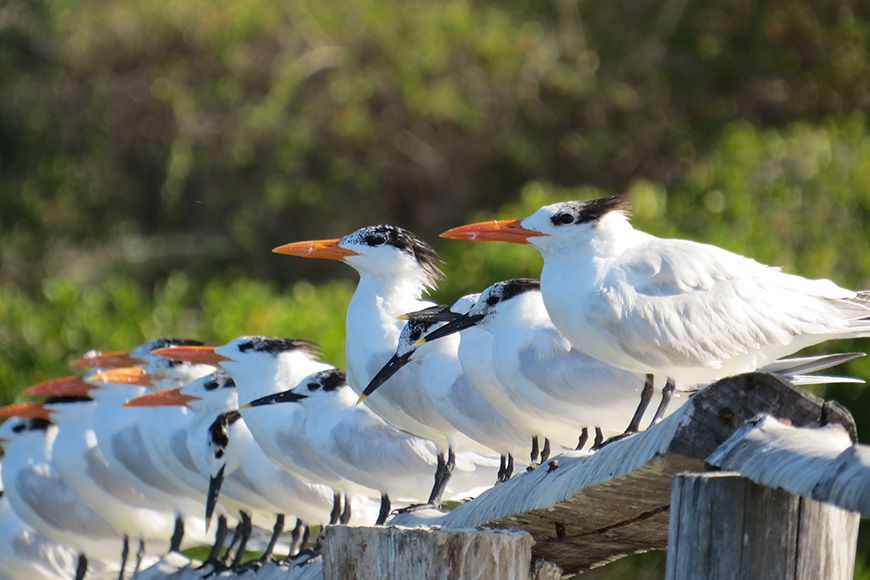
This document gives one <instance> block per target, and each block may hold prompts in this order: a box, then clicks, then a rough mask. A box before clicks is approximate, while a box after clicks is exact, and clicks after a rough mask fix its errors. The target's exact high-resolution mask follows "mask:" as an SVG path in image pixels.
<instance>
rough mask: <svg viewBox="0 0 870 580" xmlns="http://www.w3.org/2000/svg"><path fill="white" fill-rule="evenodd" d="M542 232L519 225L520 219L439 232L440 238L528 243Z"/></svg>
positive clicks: (495, 221) (482, 223)
mask: <svg viewBox="0 0 870 580" xmlns="http://www.w3.org/2000/svg"><path fill="white" fill-rule="evenodd" d="M546 235H547V234H545V233H544V232H538V231H535V230H528V229H526V228H524V227H523V226H522V225H520V220H494V221H490V222H478V223H476V224H468V225H467V226H459V227H458V228H453V229H452V230H447V231H446V232H443V233H442V234H441V237H442V238H451V239H454V240H471V241H472V242H511V243H512V244H528V243H529V238H534V237H537V236H546Z"/></svg>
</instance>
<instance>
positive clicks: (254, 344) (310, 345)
mask: <svg viewBox="0 0 870 580" xmlns="http://www.w3.org/2000/svg"><path fill="white" fill-rule="evenodd" d="M238 346H239V352H248V351H254V352H268V353H269V354H272V355H277V354H280V353H282V352H287V351H291V350H299V351H302V352H303V353H305V354H307V355H308V356H310V357H311V358H320V347H319V346H318V345H317V343H316V342H312V341H310V340H304V339H301V338H275V337H274V336H250V337H248V338H247V339H245V340H243V341H242V342H240V343H239V345H238Z"/></svg>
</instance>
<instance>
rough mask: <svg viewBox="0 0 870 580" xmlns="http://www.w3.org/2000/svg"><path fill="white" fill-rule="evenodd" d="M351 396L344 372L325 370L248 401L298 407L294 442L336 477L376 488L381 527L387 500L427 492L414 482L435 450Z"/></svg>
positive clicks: (406, 498) (433, 461) (416, 498)
mask: <svg viewBox="0 0 870 580" xmlns="http://www.w3.org/2000/svg"><path fill="white" fill-rule="evenodd" d="M356 400H357V396H356V394H355V393H354V392H353V391H352V390H351V389H350V387H348V386H347V380H346V377H345V373H344V372H343V371H341V370H338V369H329V370H325V371H320V372H318V373H315V374H312V375H311V376H308V377H305V378H304V379H302V381H301V382H300V383H299V384H298V385H296V386H295V387H294V388H293V389H291V390H288V391H285V392H283V393H278V394H274V395H269V396H267V397H264V398H262V399H258V400H255V401H252V402H251V403H249V404H248V405H249V406H250V407H253V408H256V407H260V406H271V405H275V404H276V403H293V405H292V406H298V407H301V409H302V410H303V413H304V414H305V421H304V433H299V440H298V444H299V445H304V446H310V447H311V448H312V449H313V450H314V451H315V452H316V453H317V454H318V455H319V456H320V457H321V458H322V459H323V461H325V462H326V463H327V464H328V465H329V466H330V467H331V468H333V469H334V470H335V472H336V473H338V474H339V475H340V476H341V477H343V478H346V479H347V480H349V481H353V482H355V483H357V484H359V485H362V486H364V487H368V488H370V489H375V490H377V491H379V492H380V494H381V510H380V513H379V515H378V519H377V522H376V525H381V524H383V523H384V521H385V520H386V517H387V515H388V514H389V513H390V502H391V500H399V501H404V502H417V501H419V500H420V499H422V498H421V495H426V494H427V493H428V490H427V489H425V488H424V489H421V485H420V482H421V480H425V478H426V477H427V475H429V474H430V473H431V472H432V469H433V467H434V466H435V464H436V463H437V461H438V458H437V449H436V448H435V445H434V444H433V443H432V442H431V441H427V440H425V439H420V438H419V437H414V436H412V435H409V434H407V433H404V432H402V431H399V430H398V429H396V428H395V427H393V426H391V425H389V424H388V423H387V422H385V421H384V420H383V419H381V418H380V417H379V416H377V415H376V414H375V413H374V412H373V411H371V410H370V409H369V408H367V407H366V406H365V405H357V404H356ZM281 406H284V405H279V407H281ZM421 492H422V493H421Z"/></svg>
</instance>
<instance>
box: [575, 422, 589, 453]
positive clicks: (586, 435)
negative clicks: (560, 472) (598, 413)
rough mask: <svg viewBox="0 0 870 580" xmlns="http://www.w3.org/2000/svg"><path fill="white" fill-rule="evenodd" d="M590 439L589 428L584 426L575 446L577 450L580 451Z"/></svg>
mask: <svg viewBox="0 0 870 580" xmlns="http://www.w3.org/2000/svg"><path fill="white" fill-rule="evenodd" d="M587 441H589V429H587V428H586V427H583V430H582V431H580V437H579V438H578V439H577V447H575V448H574V450H575V451H580V450H581V449H583V448H584V447H586V442H587Z"/></svg>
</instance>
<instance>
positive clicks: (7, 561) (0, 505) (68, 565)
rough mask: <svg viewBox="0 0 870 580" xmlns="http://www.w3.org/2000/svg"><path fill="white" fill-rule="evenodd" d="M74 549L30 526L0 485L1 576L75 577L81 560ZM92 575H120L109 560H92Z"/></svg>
mask: <svg viewBox="0 0 870 580" xmlns="http://www.w3.org/2000/svg"><path fill="white" fill-rule="evenodd" d="M78 556H79V555H78V554H77V553H76V551H75V550H74V549H72V548H71V547H69V546H66V545H64V544H60V543H58V542H55V541H53V540H51V539H50V538H48V537H47V536H45V535H44V534H42V533H40V532H39V531H37V530H36V529H34V528H33V527H31V526H29V525H27V523H25V522H24V520H22V519H21V518H20V517H18V514H16V513H15V510H13V509H12V506H10V505H9V500H8V499H7V498H6V497H4V493H3V490H2V486H0V566H2V572H0V577H2V578H4V579H6V580H55V579H56V578H73V577H75V575H76V567H77V566H78V563H79V561H78V560H79V558H78ZM88 573H89V577H90V578H104V577H108V576H109V575H110V574H111V575H114V576H117V574H118V572H117V569H115V570H111V566H107V564H106V563H105V562H101V561H100V560H97V559H91V560H89V561H88Z"/></svg>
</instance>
